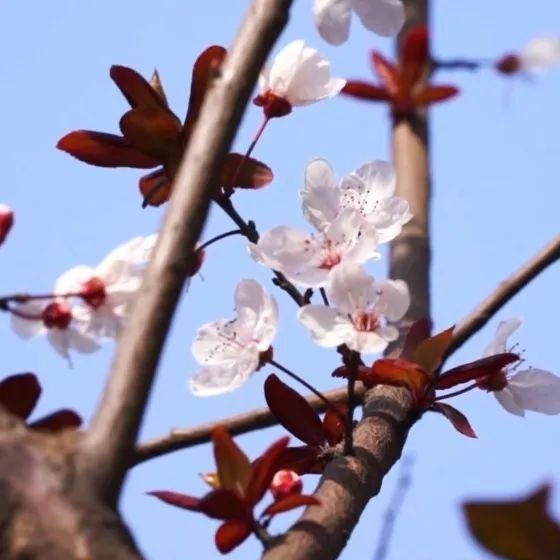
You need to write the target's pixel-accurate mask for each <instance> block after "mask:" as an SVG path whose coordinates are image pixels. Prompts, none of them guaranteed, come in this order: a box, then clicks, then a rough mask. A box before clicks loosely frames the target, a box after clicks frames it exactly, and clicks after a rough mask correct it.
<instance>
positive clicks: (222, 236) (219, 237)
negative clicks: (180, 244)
mask: <svg viewBox="0 0 560 560" xmlns="http://www.w3.org/2000/svg"><path fill="white" fill-rule="evenodd" d="M233 235H242V232H241V230H240V229H232V230H231V231H226V232H225V233H220V235H216V236H215V237H212V239H209V240H208V241H205V242H204V243H203V244H202V245H200V246H199V247H198V248H197V251H202V250H203V249H206V248H207V247H210V245H213V244H214V243H216V241H221V240H222V239H225V238H226V237H231V236H233Z"/></svg>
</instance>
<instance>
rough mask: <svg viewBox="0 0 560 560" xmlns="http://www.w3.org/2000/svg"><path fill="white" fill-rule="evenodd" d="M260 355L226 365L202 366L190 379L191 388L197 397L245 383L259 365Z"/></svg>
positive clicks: (227, 389) (237, 386) (218, 393)
mask: <svg viewBox="0 0 560 560" xmlns="http://www.w3.org/2000/svg"><path fill="white" fill-rule="evenodd" d="M258 363H259V361H258V355H255V356H247V357H246V358H244V359H242V360H241V361H237V362H234V363H231V364H229V365H227V364H226V365H224V366H208V367H205V368H202V369H201V370H200V371H199V372H198V373H196V374H194V375H193V376H192V377H191V378H190V379H189V389H190V390H191V392H192V394H193V395H195V396H197V397H213V396H216V395H222V394H223V393H228V392H230V391H234V390H235V389H237V388H239V387H241V385H244V384H245V383H246V382H247V381H248V380H249V379H250V377H251V375H252V374H253V373H254V372H255V371H256V369H257V367H258Z"/></svg>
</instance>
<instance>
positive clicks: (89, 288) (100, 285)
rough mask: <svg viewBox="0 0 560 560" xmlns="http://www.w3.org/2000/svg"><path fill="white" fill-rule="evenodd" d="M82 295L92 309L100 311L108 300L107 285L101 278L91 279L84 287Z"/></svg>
mask: <svg viewBox="0 0 560 560" xmlns="http://www.w3.org/2000/svg"><path fill="white" fill-rule="evenodd" d="M80 295H81V297H82V299H83V300H84V301H85V302H86V303H87V304H88V305H89V306H90V307H93V308H94V309H99V308H100V307H101V306H102V305H103V304H104V303H105V300H106V299H107V292H106V290H105V283H104V282H103V280H101V278H97V277H94V278H91V279H90V280H88V281H87V282H85V283H84V284H83V285H82V289H81V291H80Z"/></svg>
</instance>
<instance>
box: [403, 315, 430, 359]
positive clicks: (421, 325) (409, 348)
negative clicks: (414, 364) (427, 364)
mask: <svg viewBox="0 0 560 560" xmlns="http://www.w3.org/2000/svg"><path fill="white" fill-rule="evenodd" d="M431 330H432V327H431V324H430V320H429V319H428V318H427V317H423V318H422V319H418V321H415V322H414V323H412V325H411V327H410V329H408V333H407V335H406V339H405V341H404V345H403V349H402V351H401V358H404V359H405V360H410V359H411V356H412V352H413V351H414V349H415V348H416V346H418V344H419V343H420V342H422V341H423V340H426V339H427V338H429V336H430V332H431Z"/></svg>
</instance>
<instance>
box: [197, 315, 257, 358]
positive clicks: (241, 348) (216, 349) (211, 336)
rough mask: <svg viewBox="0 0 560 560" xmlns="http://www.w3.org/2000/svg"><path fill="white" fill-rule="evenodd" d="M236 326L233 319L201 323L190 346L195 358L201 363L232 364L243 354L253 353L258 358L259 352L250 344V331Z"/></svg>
mask: <svg viewBox="0 0 560 560" xmlns="http://www.w3.org/2000/svg"><path fill="white" fill-rule="evenodd" d="M238 327H239V325H238V324H237V321H236V320H235V319H234V320H229V321H228V320H226V319H223V320H221V321H214V322H212V323H206V324H205V325H202V327H200V328H199V329H198V332H197V335H196V339H195V340H194V342H193V343H192V346H191V350H192V353H193V356H194V358H195V360H196V361H197V362H198V363H200V364H203V365H223V364H233V363H235V362H236V361H237V360H238V359H239V358H240V356H242V355H244V354H251V355H254V356H255V358H254V359H256V360H258V354H259V352H258V350H257V348H256V347H255V345H254V344H251V332H247V331H243V330H240V329H239V328H238Z"/></svg>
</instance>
